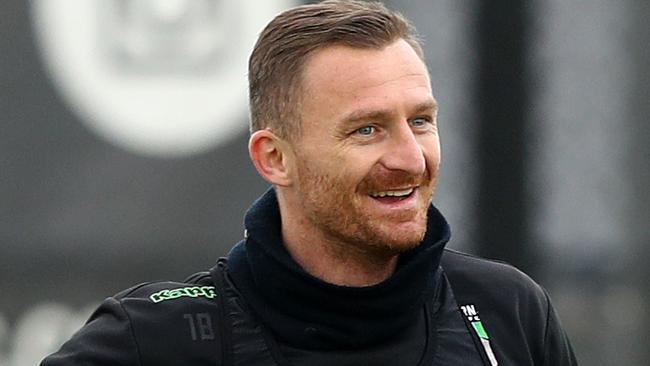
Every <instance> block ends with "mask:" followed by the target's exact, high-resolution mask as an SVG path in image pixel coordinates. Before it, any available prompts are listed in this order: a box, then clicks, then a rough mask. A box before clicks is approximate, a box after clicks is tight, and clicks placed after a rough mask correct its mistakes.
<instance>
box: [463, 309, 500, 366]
mask: <svg viewBox="0 0 650 366" xmlns="http://www.w3.org/2000/svg"><path fill="white" fill-rule="evenodd" d="M460 309H461V310H462V311H463V314H464V315H465V317H466V318H467V320H468V321H469V323H470V324H472V328H474V331H475V332H476V335H477V336H478V337H479V339H480V340H481V344H482V345H483V349H484V350H485V353H486V354H487V356H488V359H489V360H490V364H491V365H492V366H497V365H498V364H499V362H498V361H497V359H496V357H495V356H494V352H493V351H492V346H491V344H490V336H489V335H488V333H487V331H486V330H485V327H484V326H483V322H481V318H480V317H479V314H478V310H476V306H475V305H474V304H467V305H461V307H460Z"/></svg>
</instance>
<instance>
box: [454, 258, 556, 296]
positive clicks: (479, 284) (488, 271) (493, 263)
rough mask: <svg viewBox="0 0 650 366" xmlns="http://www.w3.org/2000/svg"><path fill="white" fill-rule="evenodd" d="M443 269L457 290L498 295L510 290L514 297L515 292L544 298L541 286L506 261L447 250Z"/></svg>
mask: <svg viewBox="0 0 650 366" xmlns="http://www.w3.org/2000/svg"><path fill="white" fill-rule="evenodd" d="M442 267H443V269H444V271H445V273H446V274H447V275H448V276H449V277H451V278H453V279H452V281H454V287H457V286H462V287H474V288H482V289H487V290H493V291H497V292H501V291H503V290H507V291H510V294H511V295H512V291H516V292H517V293H527V294H531V295H544V291H543V289H542V288H541V286H540V285H539V284H538V283H537V282H535V281H534V280H533V279H532V278H531V277H530V276H528V275H527V274H526V273H524V272H523V271H521V270H520V269H518V268H516V267H515V266H513V265H511V264H509V263H506V262H503V261H498V260H493V259H486V258H481V257H477V256H474V255H471V254H467V253H462V252H459V251H455V250H451V249H445V251H444V254H443V257H442ZM542 297H545V296H542Z"/></svg>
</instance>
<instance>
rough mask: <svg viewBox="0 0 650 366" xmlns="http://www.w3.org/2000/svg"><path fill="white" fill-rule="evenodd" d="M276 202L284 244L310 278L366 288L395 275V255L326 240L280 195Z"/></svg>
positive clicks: (330, 239) (396, 257) (396, 258)
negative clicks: (280, 217)
mask: <svg viewBox="0 0 650 366" xmlns="http://www.w3.org/2000/svg"><path fill="white" fill-rule="evenodd" d="M278 203H279V206H280V212H281V213H282V237H283V239H284V245H285V247H286V249H287V251H288V252H289V254H290V255H291V257H292V258H293V260H295V261H296V262H297V263H298V264H299V265H300V266H301V267H302V268H303V269H304V270H305V271H306V272H307V273H309V274H311V275H312V276H314V277H316V278H319V279H321V280H323V281H325V282H328V283H331V284H334V285H339V286H350V287H365V286H372V285H375V284H378V283H380V282H383V281H385V280H386V279H388V278H389V277H390V276H391V275H392V274H393V272H395V268H396V266H397V262H398V259H399V255H398V254H395V253H394V252H387V251H384V250H372V249H369V248H364V247H362V246H360V245H358V244H355V243H346V242H342V241H340V240H336V239H334V238H328V237H326V236H325V235H324V234H323V233H322V232H321V231H320V230H318V229H317V228H316V227H314V226H313V225H312V224H311V223H310V222H309V220H308V219H307V218H306V217H304V216H302V215H295V214H294V212H298V211H297V210H294V209H293V208H294V207H293V205H291V204H290V203H289V202H287V200H286V199H283V197H282V195H281V194H279V195H278ZM305 243H309V245H305Z"/></svg>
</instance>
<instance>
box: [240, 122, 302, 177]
mask: <svg viewBox="0 0 650 366" xmlns="http://www.w3.org/2000/svg"><path fill="white" fill-rule="evenodd" d="M248 154H249V155H250V157H251V160H252V161H253V165H255V168H256V169H257V171H258V172H259V173H260V175H261V176H262V178H264V179H266V180H267V181H268V182H269V183H271V184H274V185H277V186H289V185H291V175H290V174H289V173H290V171H291V157H292V156H293V154H292V150H291V148H290V146H289V144H288V143H287V142H285V141H284V140H282V139H281V138H279V137H278V136H276V135H275V134H274V133H273V132H271V131H270V130H268V129H265V130H259V131H255V132H254V133H253V134H252V135H251V137H250V140H249V141H248Z"/></svg>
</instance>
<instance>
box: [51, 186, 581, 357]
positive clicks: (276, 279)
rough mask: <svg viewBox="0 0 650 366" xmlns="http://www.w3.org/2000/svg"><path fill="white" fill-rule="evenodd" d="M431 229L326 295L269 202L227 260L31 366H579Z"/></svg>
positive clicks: (515, 298)
mask: <svg viewBox="0 0 650 366" xmlns="http://www.w3.org/2000/svg"><path fill="white" fill-rule="evenodd" d="M429 217H430V219H429V221H430V223H429V226H428V228H427V234H426V236H425V239H424V241H423V243H422V244H421V245H420V247H418V248H417V249H415V250H413V251H412V252H411V253H406V254H403V255H402V257H403V258H404V259H403V260H402V258H400V260H402V263H401V264H399V265H398V268H397V270H396V272H395V274H394V275H393V276H392V278H391V279H389V280H387V281H386V283H384V284H380V285H378V286H375V287H373V288H337V287H336V286H334V285H330V284H326V283H322V282H319V280H318V279H315V278H313V277H311V276H310V275H309V274H306V273H304V271H302V269H300V268H299V266H297V265H296V264H295V263H293V262H292V260H291V259H290V256H289V255H288V254H287V253H286V251H285V250H284V249H283V246H282V244H281V237H280V236H279V234H278V230H277V228H278V223H279V220H280V218H279V212H278V210H277V202H276V200H275V196H274V194H273V193H272V192H270V193H267V194H266V195H265V196H263V197H262V198H261V199H260V200H258V202H256V203H255V205H254V206H253V207H252V208H251V210H249V213H248V214H247V217H246V229H247V232H248V235H247V238H246V239H245V240H244V241H242V242H241V243H239V244H238V245H237V246H235V248H234V249H233V251H232V252H231V253H230V254H229V256H228V258H223V259H220V260H219V261H218V263H217V265H216V266H214V267H213V268H212V269H211V270H209V271H207V272H200V273H197V274H195V275H193V276H191V277H190V278H188V279H187V280H186V281H184V282H155V283H146V284H141V285H138V286H135V287H133V288H131V289H128V290H125V291H123V292H121V293H119V294H117V295H115V296H113V297H110V298H108V299H106V300H105V301H104V302H103V303H102V304H101V305H100V307H99V308H98V309H97V310H96V311H95V312H94V313H93V314H92V316H91V317H90V319H89V320H88V322H87V323H86V325H85V326H84V327H82V328H81V329H80V330H79V331H78V332H77V333H76V334H75V335H74V336H73V337H72V338H71V339H70V340H69V341H68V342H66V343H65V344H64V345H63V346H62V347H61V349H60V350H59V351H58V352H57V353H55V354H53V355H51V356H49V357H47V358H45V359H44V360H43V361H42V363H41V366H63V365H66V366H76V365H79V366H81V365H84V366H90V365H93V366H104V365H105V366H109V365H110V366H127V365H129V366H130V365H133V366H148V365H152V366H154V365H155V366H164V365H174V366H179V365H187V366H190V365H197V366H198V365H210V366H231V365H241V366H244V365H245V366H262V365H265V366H266V365H278V366H290V365H296V366H298V365H309V366H320V365H373V366H374V365H378V366H383V365H386V366H387V365H405V366H410V365H421V366H452V365H453V366H458V365H467V366H474V365H477V366H479V365H483V366H485V365H487V366H495V365H502V366H527V365H531V366H532V365H535V366H542V365H545V366H569V365H577V362H576V360H575V357H574V355H573V351H572V349H571V346H570V344H569V341H568V339H567V337H566V335H565V333H564V331H563V330H562V327H561V325H560V322H559V319H558V317H557V314H556V313H555V311H554V309H553V307H552V305H551V303H550V300H549V297H548V295H547V294H546V292H545V291H544V290H543V289H542V288H541V287H540V286H539V285H538V284H536V283H535V282H534V281H533V280H531V279H530V278H529V277H528V276H526V275H525V274H524V273H522V272H521V271H519V270H517V269H516V268H514V267H512V266H510V265H508V264H504V263H501V262H496V261H491V260H486V259H482V258H477V257H474V256H470V255H467V254H463V253H459V252H456V251H452V250H448V249H444V244H445V243H446V242H447V240H448V238H449V230H448V226H447V224H446V222H445V221H444V218H442V216H441V215H440V213H439V212H437V210H435V208H433V207H432V208H431V210H430V212H429ZM278 241H280V242H278ZM267 267H268V268H267ZM321 295H322V296H321ZM402 310H404V311H402ZM386 311H388V312H386ZM401 324H403V325H404V326H401Z"/></svg>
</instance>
